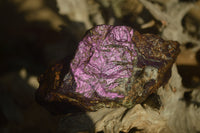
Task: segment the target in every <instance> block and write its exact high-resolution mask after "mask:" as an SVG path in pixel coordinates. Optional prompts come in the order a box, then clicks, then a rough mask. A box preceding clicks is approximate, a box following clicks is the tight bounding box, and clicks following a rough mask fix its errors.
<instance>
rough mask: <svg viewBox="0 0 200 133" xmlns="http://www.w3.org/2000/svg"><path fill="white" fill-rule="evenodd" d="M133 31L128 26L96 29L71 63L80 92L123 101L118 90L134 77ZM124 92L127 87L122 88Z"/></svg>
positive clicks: (85, 38) (84, 39)
mask: <svg viewBox="0 0 200 133" xmlns="http://www.w3.org/2000/svg"><path fill="white" fill-rule="evenodd" d="M133 32H134V31H133V29H131V28H130V27H127V26H115V27H114V26H109V25H101V26H97V27H95V28H93V29H92V30H90V32H89V33H88V34H87V35H86V36H85V37H84V38H83V40H82V41H81V42H80V43H79V47H78V50H77V52H76V55H75V57H74V59H73V60H72V62H71V70H72V73H73V76H74V79H75V82H76V84H77V87H76V92H77V93H80V94H83V95H84V96H85V97H88V98H91V97H94V96H95V95H98V96H99V97H105V98H108V99H114V98H123V97H124V95H123V94H119V93H117V91H118V90H117V89H116V88H117V87H119V86H120V85H121V84H126V82H127V81H128V79H129V78H130V77H131V73H132V70H133V62H134V60H135V58H136V55H137V53H136V51H135V46H134V44H133V42H132V40H131V38H132V37H133ZM120 87H121V90H120V91H121V92H124V91H125V88H124V87H125V86H122V85H121V86H120Z"/></svg>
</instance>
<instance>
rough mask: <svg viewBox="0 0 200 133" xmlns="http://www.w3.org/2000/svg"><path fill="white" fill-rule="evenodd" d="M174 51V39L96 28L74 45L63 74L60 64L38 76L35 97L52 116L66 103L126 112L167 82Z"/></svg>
mask: <svg viewBox="0 0 200 133" xmlns="http://www.w3.org/2000/svg"><path fill="white" fill-rule="evenodd" d="M179 51H180V50H179V43H178V42H176V41H165V40H163V39H162V38H160V37H159V36H157V35H153V34H140V33H139V32H137V31H136V30H133V29H132V28H131V27H128V26H111V25H99V26H96V27H94V28H92V29H90V30H89V31H88V32H87V33H86V35H85V36H84V38H83V39H82V41H80V43H79V45H78V49H77V51H76V54H75V56H74V59H73V60H72V61H71V63H70V69H69V71H68V69H67V67H66V66H68V65H67V61H66V60H64V61H62V62H60V63H57V64H56V65H54V66H52V67H51V69H48V70H47V72H46V73H45V74H43V75H41V76H40V80H39V82H40V87H39V89H38V90H37V93H36V99H37V101H38V102H39V103H40V104H42V105H44V106H45V107H47V108H48V109H49V110H50V111H53V112H56V111H57V110H59V109H60V110H65V111H66V110H67V111H68V110H70V109H72V107H71V105H73V106H75V108H77V107H78V108H81V109H83V110H87V111H88V110H89V111H96V110H98V109H100V108H103V107H120V106H124V107H127V108H131V107H133V106H134V105H135V104H139V103H142V102H144V101H145V100H146V99H147V97H148V96H149V95H151V94H152V93H155V92H156V91H157V89H158V88H159V87H160V86H162V85H164V84H165V83H167V81H168V80H169V78H170V74H171V67H172V65H173V63H174V62H175V60H176V57H177V55H178V53H179ZM72 112H73V111H72Z"/></svg>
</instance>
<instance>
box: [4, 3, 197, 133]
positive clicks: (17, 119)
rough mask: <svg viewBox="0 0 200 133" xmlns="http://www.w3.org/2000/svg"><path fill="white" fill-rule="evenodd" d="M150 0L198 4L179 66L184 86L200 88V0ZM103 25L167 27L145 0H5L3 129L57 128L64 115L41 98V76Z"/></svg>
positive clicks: (147, 29) (186, 22)
mask: <svg viewBox="0 0 200 133" xmlns="http://www.w3.org/2000/svg"><path fill="white" fill-rule="evenodd" d="M150 2H152V3H153V4H155V5H156V6H157V7H159V8H160V10H161V11H163V12H165V10H167V8H168V7H169V6H168V5H170V4H169V3H170V2H171V3H173V2H174V3H176V4H177V5H182V4H185V5H188V6H189V5H192V6H191V8H190V9H189V10H188V11H187V12H185V13H184V14H182V17H181V19H180V26H181V28H182V29H181V33H179V34H187V36H189V39H188V40H187V41H181V38H178V39H177V40H176V39H175V40H176V41H179V42H180V43H181V53H180V55H179V57H178V59H177V65H178V71H179V73H180V75H181V77H182V83H183V85H184V86H185V87H186V88H189V89H191V88H194V89H196V88H200V65H199V63H200V43H199V40H200V14H199V12H200V1H198V0H166V1H165V0H150ZM171 5H173V4H171ZM168 9H169V8H168ZM177 10H178V11H179V10H181V9H179V8H177ZM167 13H168V12H166V14H167ZM167 15H168V14H167ZM171 19H172V20H176V19H178V17H176V16H174V17H173V16H171ZM170 22H171V21H170ZM98 24H110V25H127V26H131V27H133V28H134V29H136V30H138V31H139V32H140V33H153V34H158V35H160V36H162V37H165V36H164V34H163V33H164V30H165V29H166V27H167V23H166V21H164V20H163V21H162V20H161V19H159V18H158V17H156V14H154V12H153V11H152V9H150V8H148V6H147V5H145V4H144V2H141V1H139V0H0V61H1V62H0V132H1V133H27V132H28V133H35V132H37V133H40V132H41V133H46V132H48V133H54V132H56V128H57V125H58V121H59V117H60V116H53V115H51V114H50V113H49V112H47V111H46V110H45V109H44V108H43V107H41V106H40V105H38V104H37V103H36V102H35V99H34V93H35V91H36V89H37V88H38V86H39V83H38V80H37V78H38V76H39V75H40V74H41V73H43V72H44V71H45V70H46V69H47V67H48V66H50V65H52V64H54V63H55V62H57V61H59V60H61V59H63V58H65V57H67V58H68V59H71V58H72V57H73V55H74V53H75V50H76V47H77V45H78V42H79V41H80V40H81V38H82V37H83V35H84V33H85V32H86V31H87V30H88V29H90V28H92V27H93V26H94V25H98ZM178 36H179V35H178ZM180 36H181V35H180ZM167 39H173V38H167ZM182 39H183V38H182ZM183 40H184V39H183Z"/></svg>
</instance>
